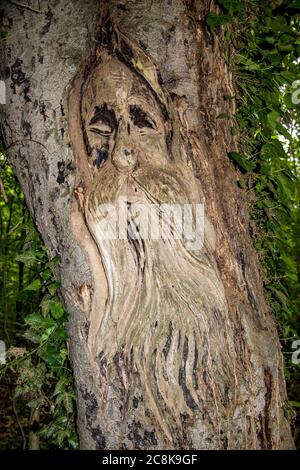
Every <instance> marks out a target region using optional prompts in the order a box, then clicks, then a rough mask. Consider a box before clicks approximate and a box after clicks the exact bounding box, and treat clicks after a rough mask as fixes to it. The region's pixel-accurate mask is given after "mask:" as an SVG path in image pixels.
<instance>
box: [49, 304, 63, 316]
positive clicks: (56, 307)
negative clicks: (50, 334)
mask: <svg viewBox="0 0 300 470" xmlns="http://www.w3.org/2000/svg"><path fill="white" fill-rule="evenodd" d="M64 312H65V311H64V309H63V307H62V306H61V304H60V303H59V302H56V303H54V304H52V305H51V314H52V316H53V317H54V318H56V319H58V318H61V317H62V316H63V314H64Z"/></svg>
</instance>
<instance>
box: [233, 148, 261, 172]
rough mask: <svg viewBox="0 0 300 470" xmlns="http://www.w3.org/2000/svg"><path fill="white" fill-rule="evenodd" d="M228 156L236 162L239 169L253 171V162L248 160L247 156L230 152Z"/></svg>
mask: <svg viewBox="0 0 300 470" xmlns="http://www.w3.org/2000/svg"><path fill="white" fill-rule="evenodd" d="M229 157H230V158H231V159H232V160H233V161H234V162H235V163H236V164H237V166H238V167H239V168H240V170H243V171H246V172H247V171H253V170H254V168H255V167H256V165H255V163H254V162H251V161H250V160H248V158H247V157H246V156H245V155H242V154H241V153H238V152H230V153H229Z"/></svg>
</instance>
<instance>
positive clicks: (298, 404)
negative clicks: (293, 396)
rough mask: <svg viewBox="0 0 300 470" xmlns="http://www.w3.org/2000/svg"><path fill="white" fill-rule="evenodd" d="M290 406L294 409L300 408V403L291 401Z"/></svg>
mask: <svg viewBox="0 0 300 470" xmlns="http://www.w3.org/2000/svg"><path fill="white" fill-rule="evenodd" d="M289 404H290V405H291V406H293V407H294V408H300V401H295V400H291V401H289Z"/></svg>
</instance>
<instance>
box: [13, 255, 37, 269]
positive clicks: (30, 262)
mask: <svg viewBox="0 0 300 470" xmlns="http://www.w3.org/2000/svg"><path fill="white" fill-rule="evenodd" d="M15 260H16V261H20V262H21V263H24V264H25V266H34V265H35V264H36V262H37V261H39V260H38V258H37V256H36V253H35V252H34V251H27V252H26V253H22V254H20V255H18V256H16V258H15Z"/></svg>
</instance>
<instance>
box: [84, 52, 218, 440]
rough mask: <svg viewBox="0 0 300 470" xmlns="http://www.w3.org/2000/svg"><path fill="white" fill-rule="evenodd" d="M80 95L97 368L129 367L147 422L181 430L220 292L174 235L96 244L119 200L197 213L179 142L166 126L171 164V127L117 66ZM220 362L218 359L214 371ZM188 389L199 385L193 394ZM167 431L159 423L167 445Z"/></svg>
mask: <svg viewBox="0 0 300 470" xmlns="http://www.w3.org/2000/svg"><path fill="white" fill-rule="evenodd" d="M81 91H82V105H81V123H82V128H83V134H84V139H85V149H86V155H85V156H82V157H83V159H84V157H86V156H87V159H88V165H89V168H90V172H89V178H90V176H92V178H91V182H90V180H89V184H87V185H86V195H85V197H86V199H85V205H84V206H85V222H86V224H87V226H88V229H89V232H90V234H91V235H92V237H93V239H94V241H95V242H96V245H97V247H98V249H99V253H100V254H101V259H102V263H103V267H104V271H105V276H106V281H107V286H108V289H107V291H108V296H107V299H105V307H104V308H103V309H102V310H101V309H100V308H99V305H98V304H95V306H94V307H93V308H94V310H93V314H92V316H93V322H94V323H93V325H94V326H93V327H91V330H92V331H94V333H93V335H94V336H93V338H94V337H95V341H94V340H93V341H94V343H95V350H96V354H97V356H98V361H99V368H100V370H103V371H104V372H103V374H107V376H108V375H109V374H113V373H114V372H111V369H109V368H108V366H107V364H113V363H114V360H115V358H116V357H124V358H125V359H124V360H126V361H127V360H128V361H132V370H136V371H137V372H138V374H139V377H140V383H141V384H142V389H143V394H145V397H147V403H148V404H149V409H150V410H151V413H153V415H155V416H160V415H161V416H164V415H166V416H167V417H168V420H169V422H170V420H173V422H180V419H181V416H182V415H183V414H186V415H188V414H189V413H191V410H195V409H197V408H198V407H199V406H200V401H201V400H202V399H203V396H204V395H203V396H201V393H204V392H203V390H206V388H207V384H206V383H205V381H204V380H202V375H201V374H202V373H201V367H202V365H201V364H202V362H201V361H202V356H203V361H204V364H205V361H206V358H207V357H208V356H209V354H210V351H209V348H210V345H209V344H208V342H207V337H208V329H209V324H210V323H209V318H210V316H212V315H217V316H219V318H220V325H223V324H224V323H225V318H226V312H227V310H226V305H225V297H224V290H223V286H222V284H221V282H220V279H219V277H218V275H217V274H216V269H215V267H214V266H213V265H212V262H211V260H210V258H209V256H208V255H207V253H205V252H204V253H201V254H199V256H198V255H197V256H196V255H195V254H192V255H191V253H190V252H189V251H188V250H187V248H186V246H185V244H184V243H183V242H181V241H180V240H178V239H176V238H175V237H174V234H173V232H172V231H171V232H172V236H171V237H170V238H168V239H167V240H162V239H161V240H154V239H146V240H144V239H143V238H142V236H141V233H140V231H139V230H137V231H136V233H135V235H136V236H134V237H133V236H132V235H131V233H130V232H129V231H128V232H127V238H126V237H124V239H120V238H116V239H108V240H104V239H103V238H102V236H101V235H102V223H101V222H102V219H103V217H105V209H103V208H102V207H103V205H105V204H104V203H107V202H108V203H110V204H111V203H114V202H115V201H117V200H118V198H119V197H120V196H121V197H124V196H126V197H128V201H129V206H130V203H131V202H136V200H137V201H138V202H139V201H141V202H142V203H145V204H148V203H149V204H153V203H154V204H156V207H158V204H162V203H178V204H185V203H195V202H196V203H199V202H200V201H201V199H200V197H199V194H200V193H199V189H198V184H197V181H196V179H195V177H194V175H193V172H192V170H191V167H190V166H189V165H188V164H187V158H186V155H187V151H186V148H185V146H187V145H186V140H184V138H183V137H182V136H183V132H181V133H180V132H179V131H178V130H177V131H176V129H177V127H178V126H176V125H174V122H172V128H173V129H174V136H173V142H175V143H176V147H177V151H176V156H174V155H172V156H170V149H169V146H168V145H167V141H168V134H169V127H168V126H170V127H171V124H170V123H169V122H168V121H166V120H165V118H164V114H163V110H162V107H161V105H160V103H159V101H158V100H157V99H156V98H155V94H154V93H152V91H151V89H150V86H148V85H147V83H145V81H144V80H143V79H142V77H139V76H138V75H137V74H135V73H133V72H132V71H131V70H130V69H129V68H128V67H127V66H125V65H124V64H123V63H122V62H119V61H118V60H117V59H115V58H111V59H110V60H109V61H108V62H107V63H105V64H100V65H99V66H97V67H96V68H95V69H93V71H92V72H91V73H90V75H89V77H88V79H87V81H86V82H85V84H84V86H83V87H82V89H81ZM173 114H174V113H173ZM174 119H177V117H176V116H175V117H174ZM176 122H177V121H176ZM181 131H182V129H181ZM174 147H175V145H174ZM174 153H175V151H174ZM157 210H159V209H157ZM98 282H99V281H98V279H96V280H95V289H98ZM215 335H216V339H215V340H216V341H219V343H222V344H224V348H222V347H220V348H219V350H224V351H225V349H226V344H227V343H226V339H225V337H224V338H220V337H219V332H218V331H216V332H215ZM210 337H211V338H212V334H210ZM93 346H94V345H93ZM175 350H178V351H179V353H178V355H177V356H176V355H175V356H174V354H172V351H175ZM201 355H202V356H201ZM174 357H175V358H176V360H174V359H173V358H174ZM221 359H222V358H216V361H218V362H219V363H220V367H216V369H217V370H221V368H222V364H221ZM199 364H200V365H199ZM182 377H184V384H183V383H182V380H183V379H182ZM126 380H127V379H126ZM128 380H129V381H131V380H132V381H134V380H135V379H134V377H132V378H130V379H128ZM105 381H106V382H108V379H107V378H106V379H105ZM156 382H158V388H156V387H155V385H154V384H155V383H156ZM193 383H196V384H198V383H199V390H200V392H199V393H198V392H194V391H193V386H192V384H193ZM132 386H134V385H132ZM189 389H190V390H189ZM206 393H212V394H213V393H215V392H214V391H212V392H211V391H210V390H209V391H208V392H206ZM220 393H221V392H220ZM145 402H146V399H145ZM165 410H169V411H168V412H166V411H165ZM160 421H162V420H160ZM163 421H164V420H163ZM170 429H171V428H169V424H167V420H166V424H164V431H165V433H166V434H167V435H169V433H170ZM170 439H171V437H170Z"/></svg>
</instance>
